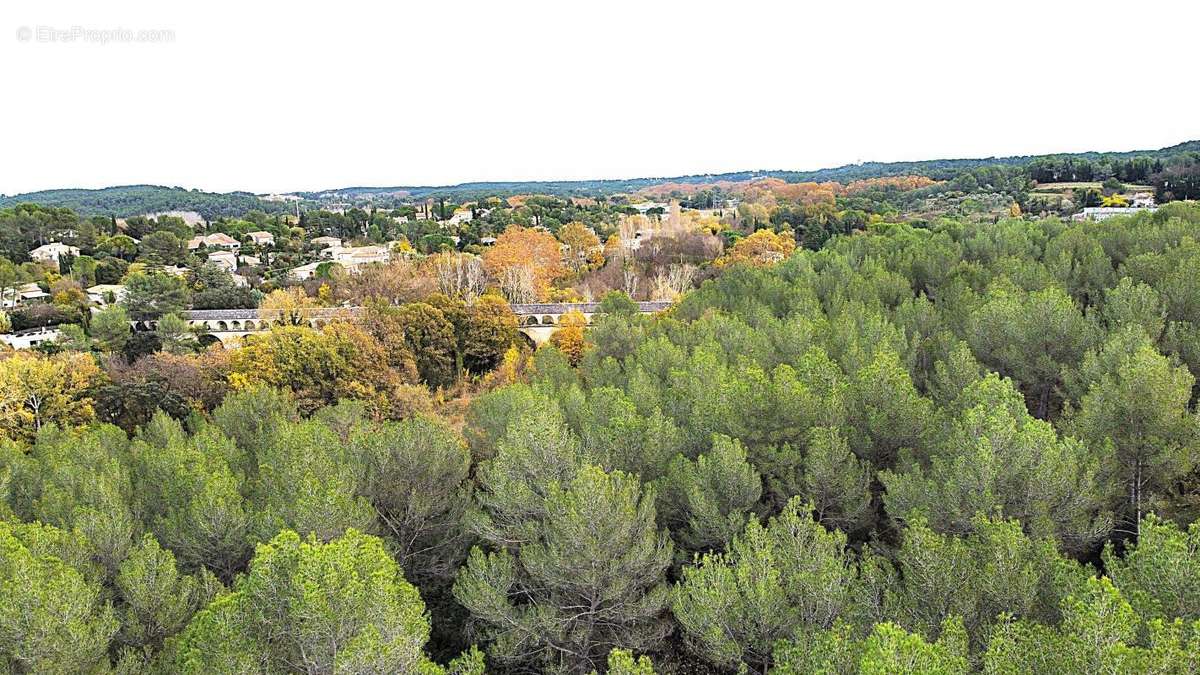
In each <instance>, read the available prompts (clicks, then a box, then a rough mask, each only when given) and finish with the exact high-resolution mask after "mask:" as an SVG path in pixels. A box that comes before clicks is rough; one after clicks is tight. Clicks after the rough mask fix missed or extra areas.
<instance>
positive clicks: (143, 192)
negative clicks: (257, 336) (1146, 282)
mask: <svg viewBox="0 0 1200 675" xmlns="http://www.w3.org/2000/svg"><path fill="white" fill-rule="evenodd" d="M1198 165H1200V141H1187V142H1184V143H1178V144H1176V145H1173V146H1170V147H1167V148H1160V149H1157V150H1131V151H1126V152H1078V153H1057V154H1051V155H1019V156H1011V157H986V158H963V159H932V160H917V161H900V162H874V161H871V162H860V163H857V164H846V165H844V166H838V167H830V168H823V169H816V170H812V171H795V170H787V169H759V170H751V171H731V172H725V173H717V174H693V175H688V176H674V177H649V176H648V177H642V178H622V179H595V180H574V181H480V182H471V183H459V184H456V185H423V186H415V185H407V186H393V187H341V188H331V189H327V190H317V191H297V192H296V193H295V194H296V195H298V196H300V197H303V198H304V199H305V200H306V206H313V205H316V204H320V203H322V202H331V201H335V202H340V201H348V202H352V203H355V204H365V203H381V204H388V203H391V202H396V203H399V201H403V200H412V199H427V198H434V197H443V198H447V197H448V198H453V199H457V200H471V199H481V198H485V197H495V196H506V195H521V194H530V193H532V194H539V195H556V196H570V195H592V196H604V195H612V194H618V193H625V192H636V191H638V190H647V189H656V188H657V189H660V190H661V187H662V186H664V185H668V186H669V185H673V184H677V185H680V186H704V185H708V184H714V183H728V182H749V181H753V180H755V179H762V178H776V179H780V180H784V181H786V182H788V183H804V182H829V181H835V182H839V183H843V184H847V183H852V182H854V181H862V180H871V179H876V178H888V177H896V176H913V175H916V176H925V177H928V178H931V179H934V180H939V181H941V180H954V179H956V178H959V177H961V176H964V175H967V174H980V175H987V176H995V175H996V174H1006V173H1007V174H1016V175H1020V176H1021V177H1023V178H1024V179H1026V180H1033V181H1038V182H1042V183H1047V182H1056V181H1092V180H1096V181H1102V180H1105V179H1106V178H1109V177H1116V178H1119V179H1120V180H1122V181H1126V182H1130V183H1146V182H1148V181H1150V180H1151V178H1152V177H1153V176H1154V175H1156V174H1163V177H1164V181H1165V180H1167V179H1169V180H1170V181H1171V182H1173V183H1176V184H1179V183H1186V184H1187V185H1188V188H1187V189H1186V190H1185V191H1184V192H1182V193H1180V194H1178V195H1176V196H1175V197H1174V198H1176V199H1195V198H1196V196H1197V194H1200V183H1198V182H1197V180H1198V179H1197V177H1196V175H1197V169H1196V168H1195V167H1196V166H1198ZM1173 166H1178V167H1181V171H1182V173H1178V172H1177V173H1175V174H1169V173H1165V170H1166V169H1168V168H1170V167H1173ZM1010 177H1011V176H1010ZM1022 189H1024V188H1022ZM1160 198H1161V195H1160ZM26 203H34V204H41V205H44V206H50V207H66V208H70V209H72V210H73V211H75V212H77V213H79V214H80V215H83V216H94V215H103V216H115V217H118V218H124V217H128V216H136V215H144V214H148V213H155V212H160V211H176V210H183V211H196V212H198V213H200V214H201V216H203V217H204V218H205V220H216V219H217V218H221V217H228V218H236V217H241V216H243V215H245V214H246V213H247V212H248V211H251V210H255V209H257V210H262V211H267V212H269V213H278V212H288V211H290V210H291V209H292V208H294V206H293V205H290V204H286V203H281V202H269V201H264V200H260V199H259V198H258V197H257V196H255V195H253V194H250V193H248V192H228V193H218V192H205V191H202V190H198V189H192V190H189V189H185V188H181V187H166V186H159V185H126V186H116V187H107V188H100V189H94V190H89V189H77V188H66V189H54V190H41V191H38V192H28V193H24V194H17V195H10V196H4V195H0V208H5V207H13V206H17V205H19V204H26Z"/></svg>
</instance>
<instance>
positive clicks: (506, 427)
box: [0, 167, 1200, 675]
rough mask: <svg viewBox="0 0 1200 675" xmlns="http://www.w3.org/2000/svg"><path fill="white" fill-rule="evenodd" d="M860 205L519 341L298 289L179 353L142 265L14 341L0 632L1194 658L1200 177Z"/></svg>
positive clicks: (512, 335)
mask: <svg viewBox="0 0 1200 675" xmlns="http://www.w3.org/2000/svg"><path fill="white" fill-rule="evenodd" d="M1135 169H1136V167H1135ZM1122 170H1124V169H1122ZM1002 177H1003V176H998V177H997V176H994V177H992V178H994V179H996V180H999V179H1000V178H1002ZM975 179H976V180H987V179H988V176H987V172H983V171H980V172H979V175H978V176H977V177H975ZM956 180H957V179H956ZM896 183H897V184H896V185H892V184H889V183H873V184H869V185H862V186H858V187H856V188H854V190H850V189H849V188H845V189H844V192H843V191H842V190H843V189H842V188H837V189H835V188H833V187H829V186H827V187H826V188H822V187H821V185H820V184H814V185H812V186H805V187H803V188H798V187H789V186H790V185H791V184H786V183H785V184H783V185H775V184H773V183H763V184H760V185H758V186H755V189H757V190H760V192H761V194H763V195H765V194H767V193H770V194H771V195H772V196H773V198H775V199H780V198H781V197H782V198H783V199H784V200H785V201H786V200H787V199H792V200H794V201H796V203H800V202H803V203H804V205H805V206H809V207H820V208H824V206H830V208H833V206H832V205H831V203H830V200H831V199H833V200H834V202H833V204H836V200H838V199H844V198H847V197H849V198H858V196H860V195H863V194H869V193H871V192H872V191H882V192H887V191H894V190H900V189H912V190H918V191H919V190H928V189H932V188H933V187H934V186H933V185H924V184H920V183H921V182H920V181H917V182H916V183H912V184H910V183H911V181H896ZM789 195H790V196H789ZM433 208H439V207H438V206H436V205H435V206H434V207H433ZM567 208H568V207H567V206H565V200H564V203H559V202H555V201H552V200H549V199H530V200H528V201H526V202H523V203H520V204H519V205H518V206H516V207H514V209H526V210H528V211H529V217H530V218H531V219H532V218H534V217H535V216H536V217H537V218H539V219H545V220H544V221H543V222H546V223H550V221H551V220H554V221H556V222H554V223H552V225H553V228H552V227H551V225H544V226H543V227H545V228H546V230H547V231H543V230H540V229H538V230H533V229H532V228H530V229H529V232H530V233H536V234H528V233H527V234H523V235H522V236H528V237H530V238H533V237H539V238H540V237H541V236H543V235H544V236H546V237H550V238H551V239H554V235H553V234H552V233H551V230H556V229H558V228H559V227H560V226H561V227H565V226H566V224H568V223H573V222H580V223H583V222H585V221H583V220H579V219H577V218H568V219H566V220H560V219H559V218H558V216H563V217H566V213H565V210H566V209H567ZM572 208H573V207H572ZM815 214H816V211H812V210H810V215H813V216H814V217H815ZM45 217H48V216H42V218H45ZM668 217H669V216H668ZM355 219H358V220H355ZM359 220H361V223H362V224H363V225H364V226H368V227H369V226H371V225H372V224H374V225H375V226H380V224H379V223H378V222H374V223H373V222H372V220H371V217H370V214H366V213H365V212H364V213H363V215H362V216H359V215H354V216H353V217H351V216H346V222H347V223H349V225H347V227H351V226H353V225H354V223H356V222H358V221H359ZM321 222H326V221H324V220H322V221H321ZM341 222H342V221H340V220H336V219H334V220H329V221H328V222H327V224H328V225H329V226H330V227H333V226H335V225H338V223H341ZM587 225H588V226H593V225H594V224H593V223H587ZM338 226H340V225H338ZM766 227H770V225H769V224H768V225H766V226H764V229H763V230H761V231H763V232H768V230H767V229H766ZM864 228H865V231H864V232H861V233H856V234H850V235H844V234H835V235H833V236H832V237H831V238H830V239H829V240H828V242H827V243H826V244H824V245H823V247H822V248H821V249H820V250H807V249H799V250H794V251H784V250H783V249H785V248H787V247H786V245H782V246H781V247H776V246H774V244H773V243H772V242H776V243H777V242H778V240H779V237H781V236H782V235H781V234H779V233H780V232H784V231H786V230H784V229H782V228H780V229H779V230H769V232H770V233H771V234H770V235H769V236H768V235H760V236H758V238H757V239H754V240H750V239H749V238H748V237H747V238H746V239H743V240H742V241H749V242H750V243H748V244H743V245H742V247H741V248H740V249H739V248H737V246H738V245H737V244H734V246H733V247H731V254H730V256H728V257H727V258H726V260H725V262H723V263H722V264H720V265H710V266H708V267H707V268H706V269H705V271H704V274H703V281H702V282H700V285H699V287H698V288H696V289H694V290H692V291H689V292H685V293H683V294H682V296H681V298H680V299H679V301H678V302H677V303H675V304H674V305H673V306H672V307H671V308H670V309H669V310H668V311H667V312H665V313H663V314H660V315H648V314H641V313H638V312H637V311H636V306H635V305H632V304H631V303H630V301H629V297H628V296H627V295H612V296H609V297H607V298H606V299H605V300H604V302H603V303H601V305H600V307H599V311H598V312H596V313H595V314H594V315H593V316H592V317H591V319H592V321H591V323H590V324H589V323H587V322H586V321H581V320H580V319H581V318H582V317H571V319H569V320H567V321H565V322H564V324H563V325H562V326H560V330H559V332H558V333H557V335H558V336H559V337H557V338H556V339H554V340H552V341H551V343H549V344H547V345H543V346H542V347H540V348H538V349H536V350H532V349H530V348H529V347H525V346H523V344H522V342H520V340H519V338H518V337H517V335H516V331H517V325H516V317H515V316H514V315H513V314H512V310H511V309H510V308H509V307H508V306H507V305H506V303H505V302H504V301H503V300H501V299H499V297H498V296H497V295H496V294H495V293H492V292H487V293H480V294H478V295H476V296H474V297H471V298H470V300H468V299H467V295H469V294H464V293H461V292H455V293H452V294H441V293H433V292H432V291H430V292H425V293H421V294H416V295H415V296H413V297H409V296H408V295H407V291H406V292H404V293H401V292H399V291H397V294H396V295H391V294H382V293H380V294H376V295H374V296H368V297H373V298H374V300H372V303H371V305H370V307H369V309H367V310H365V311H362V312H360V313H356V314H352V313H344V314H343V313H341V312H336V311H333V309H332V305H335V304H336V303H337V301H336V300H333V299H332V298H333V295H332V291H330V290H328V289H327V290H326V291H324V292H321V291H319V290H318V291H317V293H316V294H315V295H313V294H309V293H308V292H306V291H304V290H302V288H301V287H300V286H293V287H292V288H295V289H296V290H295V291H286V292H282V295H276V296H275V300H273V301H272V302H271V303H268V309H270V308H272V307H274V308H275V309H276V310H278V311H277V314H276V316H275V317H274V318H275V319H277V321H276V322H275V323H276V325H271V326H268V329H267V330H266V331H264V332H262V333H259V334H257V335H253V336H250V337H247V338H246V339H245V340H244V342H242V343H241V345H240V346H239V347H237V348H236V349H230V350H228V351H220V350H217V349H212V350H208V351H197V347H196V346H195V345H193V344H192V341H191V340H190V339H189V338H190V334H189V333H187V332H186V331H183V330H182V329H181V328H180V326H179V325H178V324H179V321H178V318H177V317H173V316H172V313H171V312H170V311H166V310H167V309H169V306H170V304H171V303H170V302H169V300H170V298H171V297H172V296H173V295H174V293H175V290H177V289H178V288H182V292H183V293H184V294H186V293H187V292H188V290H189V287H191V289H192V290H193V291H195V292H197V293H200V292H206V291H207V290H210V289H212V288H213V287H212V286H209V285H207V284H208V283H209V282H206V281H204V279H203V278H202V277H204V276H205V275H203V274H200V275H195V276H194V278H192V279H190V280H189V281H188V282H183V281H180V282H179V284H180V285H177V284H176V283H175V282H166V281H164V280H163V279H161V278H159V275H160V273H158V272H149V273H142V272H136V273H135V276H139V275H140V276H141V277H143V278H142V280H140V281H138V282H136V284H135V289H136V287H137V285H138V284H141V285H142V286H144V287H143V288H140V290H137V291H136V293H135V294H134V296H133V298H134V299H133V301H132V302H131V301H129V299H128V298H127V300H126V302H125V303H123V304H121V305H119V306H116V307H113V308H109V309H105V310H103V311H101V312H97V313H95V314H94V315H93V316H91V317H90V322H91V326H90V329H91V331H90V335H83V334H82V332H81V333H80V336H81V344H80V345H73V344H71V345H68V344H65V343H64V344H59V345H57V346H55V347H53V348H46V349H42V350H39V351H36V352H34V351H29V352H21V353H13V354H6V355H3V358H0V434H2V438H0V600H2V602H0V659H2V660H3V667H4V668H5V669H7V670H11V671H14V672H103V671H105V670H108V669H116V670H119V671H120V672H389V673H390V672H411V673H439V672H449V673H481V672H484V671H485V670H486V672H496V673H501V674H514V675H515V674H517V673H529V672H550V673H578V674H579V675H589V674H590V673H592V672H596V673H601V672H608V673H622V674H623V673H637V674H638V675H647V674H648V673H652V672H659V673H664V674H667V673H693V672H704V673H709V672H711V673H730V674H732V673H737V672H753V673H768V672H774V673H810V672H837V673H895V672H925V673H967V672H985V673H1025V672H1033V673H1077V672H1078V673H1085V672H1088V673H1090V672H1134V673H1193V672H1196V671H1197V668H1198V667H1200V664H1197V661H1196V654H1197V653H1200V609H1198V607H1200V553H1198V551H1200V445H1198V443H1200V422H1198V420H1200V416H1198V412H1197V403H1196V398H1197V394H1196V376H1197V374H1200V304H1198V303H1197V300H1196V297H1197V295H1198V294H1200V287H1198V286H1197V285H1196V282H1195V279H1196V278H1197V271H1198V270H1200V247H1198V246H1197V245H1196V243H1195V242H1196V240H1197V238H1198V236H1197V235H1198V234H1200V232H1198V230H1200V208H1197V206H1196V205H1195V204H1190V203H1178V204H1172V205H1170V206H1169V207H1165V208H1163V209H1160V210H1159V211H1157V212H1156V213H1154V214H1150V213H1142V214H1139V215H1136V216H1132V217H1125V218H1114V219H1112V220H1108V221H1104V222H1100V223H1082V224H1079V223H1066V222H1063V221H1061V220H1059V219H1057V218H1024V217H1011V218H1010V217H1003V218H1000V219H998V220H996V221H994V222H992V221H986V220H975V219H967V218H944V219H935V220H933V221H931V222H928V223H924V224H922V226H919V227H918V226H914V225H913V224H912V223H901V222H884V221H878V222H865V223H864ZM572 230H575V232H574V234H576V235H578V234H580V232H579V231H578V230H579V228H577V227H573V228H572ZM160 239H165V238H160ZM651 239H653V237H652V238H651ZM556 241H557V240H556ZM581 241H582V240H581ZM765 244H771V245H769V246H768V245H765ZM643 245H644V246H646V247H647V248H650V245H648V244H643ZM554 246H555V247H556V248H557V247H558V244H557V243H556V244H554ZM581 246H584V247H585V248H590V247H591V243H590V240H589V241H588V242H584V243H582V244H581ZM546 248H547V250H548V247H546ZM507 250H508V252H510V253H512V252H513V251H514V250H515V249H513V248H509V249H507ZM626 253H628V252H626ZM776 253H778V254H779V255H776ZM621 255H626V254H625V253H613V256H614V257H613V258H612V260H610V261H609V263H607V264H606V265H605V267H606V268H607V267H608V266H609V265H611V264H613V261H617V264H623V263H620V261H619V256H621ZM629 255H632V254H629ZM504 262H505V263H506V264H508V262H510V261H504ZM135 264H139V265H140V264H141V263H140V262H139V263H135ZM524 264H525V263H519V264H518V266H521V265H524ZM630 264H632V263H630ZM2 272H3V266H2V265H0V274H2ZM562 273H564V274H565V273H566V271H565V270H564V271H563V272H562ZM573 273H574V274H587V272H586V271H584V270H582V269H579V270H576V271H574V272H573ZM14 274H15V272H14ZM56 281H57V280H56ZM209 281H211V280H209ZM516 281H520V282H521V283H524V282H525V281H529V280H528V279H524V280H522V279H517V280H516ZM9 283H11V282H9ZM77 283H78V282H76V284H77ZM321 283H325V282H324V281H322V282H321ZM160 285H161V288H160V287H159V286H160ZM200 285H203V286H205V288H204V290H200V289H198V288H197V286H200ZM217 286H219V284H217ZM402 286H403V284H400V283H397V284H396V285H394V286H388V288H390V289H393V290H394V289H400V288H401V287H402ZM438 287H439V288H440V286H438ZM447 287H448V288H451V289H453V288H455V287H456V286H455V285H454V284H448V285H447ZM533 287H536V286H533ZM73 288H75V287H73V286H71V285H70V284H60V285H58V286H56V287H55V294H56V295H57V294H61V295H62V296H63V297H64V298H68V296H72V289H73ZM514 288H515V287H514ZM218 290H219V289H218ZM226 290H228V289H226ZM460 290H461V288H460ZM166 291H170V292H166ZM318 310H319V311H318ZM164 312H165V313H164ZM151 316H154V317H155V318H156V319H157V320H158V321H159V327H160V328H159V332H158V334H156V336H155V338H156V339H157V340H158V341H159V342H160V343H161V344H162V345H163V348H162V351H157V352H155V353H153V354H152V355H150V356H145V357H143V358H140V359H135V358H133V356H135V355H136V354H135V352H137V351H138V350H137V349H135V347H137V345H136V344H134V343H136V342H137V340H138V333H133V334H130V333H128V332H126V331H124V330H122V329H120V325H121V324H122V322H125V323H126V324H127V323H128V321H129V320H135V321H136V320H145V319H144V318H139V317H151ZM172 326H174V327H172ZM123 341H124V343H123ZM130 345H133V346H132V347H131V346H130ZM43 352H44V353H43Z"/></svg>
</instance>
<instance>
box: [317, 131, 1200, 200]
mask: <svg viewBox="0 0 1200 675" xmlns="http://www.w3.org/2000/svg"><path fill="white" fill-rule="evenodd" d="M1188 152H1200V140H1197V141H1187V142H1186V143H1179V144H1178V145H1173V146H1171V147H1168V148H1160V149H1158V150H1131V151H1126V152H1079V153H1060V154H1053V155H1017V156H1011V157H980V158H973V159H931V160H922V161H914V162H865V163H862V164H846V165H844V166H839V167H833V168H828V169H817V170H815V171H789V170H785V169H764V170H758V171H734V172H729V173H720V174H693V175H689V176H669V177H667V176H663V177H646V178H625V179H597V180H580V181H499V182H482V183H461V184H458V185H439V186H430V185H424V186H421V185H404V186H395V187H344V188H336V189H331V190H321V191H317V192H297V193H295V194H298V195H301V196H303V197H305V198H307V199H317V200H321V199H345V200H354V199H370V198H372V197H375V196H381V197H382V196H391V195H394V194H397V193H406V194H407V195H408V196H412V197H416V198H421V197H429V196H434V195H443V196H454V197H471V196H475V195H502V194H526V193H539V194H556V195H585V194H596V193H601V194H614V193H618V192H633V191H636V190H639V189H641V188H644V187H648V186H652V185H659V184H661V183H716V182H719V181H745V180H749V179H751V178H761V177H770V178H781V179H783V180H786V181H788V182H791V183H799V182H805V181H814V182H826V181H836V182H839V183H850V182H853V181H856V180H863V179H866V178H881V177H884V176H905V175H918V176H928V177H929V178H933V179H935V180H946V179H950V178H953V177H954V176H956V175H957V174H958V173H960V172H962V171H964V170H967V169H974V168H978V167H981V166H995V165H1006V166H1024V165H1026V164H1029V163H1031V162H1033V161H1035V160H1039V159H1048V158H1067V157H1070V158H1075V159H1080V160H1083V159H1088V160H1096V159H1099V158H1101V157H1105V158H1116V159H1127V158H1131V157H1151V158H1167V157H1171V156H1175V155H1179V154H1183V153H1188Z"/></svg>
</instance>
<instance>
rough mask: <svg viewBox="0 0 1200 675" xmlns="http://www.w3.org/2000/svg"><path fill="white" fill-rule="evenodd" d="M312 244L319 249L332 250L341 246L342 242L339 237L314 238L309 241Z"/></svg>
mask: <svg viewBox="0 0 1200 675" xmlns="http://www.w3.org/2000/svg"><path fill="white" fill-rule="evenodd" d="M308 243H310V244H312V245H313V246H316V247H317V248H323V249H324V248H331V247H333V246H341V245H342V240H341V239H338V238H337V237H313V238H312V239H311V240H309V242H308Z"/></svg>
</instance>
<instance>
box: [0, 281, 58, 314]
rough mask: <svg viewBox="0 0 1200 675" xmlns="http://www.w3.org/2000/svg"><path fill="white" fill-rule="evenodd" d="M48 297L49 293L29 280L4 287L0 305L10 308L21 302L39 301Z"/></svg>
mask: <svg viewBox="0 0 1200 675" xmlns="http://www.w3.org/2000/svg"><path fill="white" fill-rule="evenodd" d="M49 297H50V294H49V293H47V292H46V291H43V290H42V288H41V287H40V286H38V285H37V284H35V283H33V282H30V283H27V284H22V285H20V286H17V287H16V288H9V289H5V291H4V297H3V298H2V299H0V306H3V307H4V308H5V309H12V308H13V307H16V306H17V305H19V304H22V303H26V302H41V301H44V300H45V299H46V298H49Z"/></svg>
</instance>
